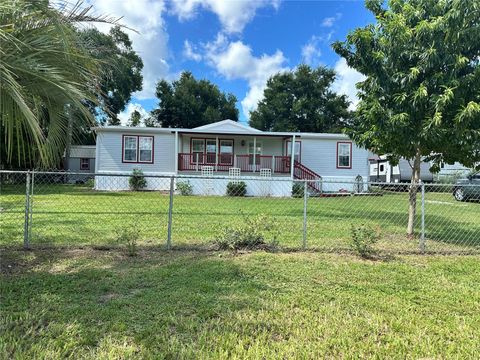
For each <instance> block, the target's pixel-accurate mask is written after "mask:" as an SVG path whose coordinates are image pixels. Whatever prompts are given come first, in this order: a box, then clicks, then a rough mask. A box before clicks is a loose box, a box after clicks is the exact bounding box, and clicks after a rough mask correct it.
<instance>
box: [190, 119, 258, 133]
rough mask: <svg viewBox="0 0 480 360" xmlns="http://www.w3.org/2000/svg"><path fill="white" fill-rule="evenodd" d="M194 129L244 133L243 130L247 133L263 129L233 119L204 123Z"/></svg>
mask: <svg viewBox="0 0 480 360" xmlns="http://www.w3.org/2000/svg"><path fill="white" fill-rule="evenodd" d="M192 130H200V131H202V132H203V131H205V132H206V131H208V132H215V131H222V132H229V131H231V132H236V133H242V132H245V133H251V132H258V133H261V132H262V131H260V130H258V129H255V128H252V127H250V126H247V125H243V124H240V123H238V122H237V121H233V120H229V119H227V120H222V121H218V122H216V123H212V124H208V125H203V126H199V127H196V128H194V129H192Z"/></svg>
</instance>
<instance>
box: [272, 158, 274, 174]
mask: <svg viewBox="0 0 480 360" xmlns="http://www.w3.org/2000/svg"><path fill="white" fill-rule="evenodd" d="M272 174H275V155H272Z"/></svg>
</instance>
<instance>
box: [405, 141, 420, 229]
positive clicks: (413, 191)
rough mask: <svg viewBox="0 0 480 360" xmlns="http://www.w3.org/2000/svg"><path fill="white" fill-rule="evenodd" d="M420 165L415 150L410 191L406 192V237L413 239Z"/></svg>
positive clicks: (417, 153) (418, 154)
mask: <svg viewBox="0 0 480 360" xmlns="http://www.w3.org/2000/svg"><path fill="white" fill-rule="evenodd" d="M420 164H421V156H420V149H418V148H417V152H416V154H415V159H414V160H413V169H412V178H411V181H410V190H409V192H408V198H409V207H408V226H407V235H408V237H413V235H414V231H415V215H416V214H417V192H418V184H419V181H420Z"/></svg>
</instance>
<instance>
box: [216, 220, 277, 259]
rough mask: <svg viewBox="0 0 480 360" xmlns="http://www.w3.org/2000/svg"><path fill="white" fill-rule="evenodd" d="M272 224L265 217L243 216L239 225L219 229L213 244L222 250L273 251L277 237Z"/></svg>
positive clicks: (272, 221)
mask: <svg viewBox="0 0 480 360" xmlns="http://www.w3.org/2000/svg"><path fill="white" fill-rule="evenodd" d="M274 223H275V222H274V219H271V218H268V217H267V216H266V215H257V216H255V217H249V216H246V215H245V216H243V218H242V221H241V222H240V223H237V224H234V225H231V226H227V227H225V228H223V229H221V230H220V234H219V236H218V237H217V239H216V241H215V242H216V244H217V245H218V247H219V248H220V249H222V250H235V251H236V250H240V249H249V250H252V249H266V248H270V249H273V248H275V247H276V246H277V236H278V231H277V230H276V227H275V226H274ZM269 238H270V240H269Z"/></svg>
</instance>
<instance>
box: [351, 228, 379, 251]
mask: <svg viewBox="0 0 480 360" xmlns="http://www.w3.org/2000/svg"><path fill="white" fill-rule="evenodd" d="M351 234H352V238H351V242H350V247H351V248H352V250H353V251H355V252H356V253H357V254H358V255H360V256H361V257H363V258H369V257H371V256H372V255H373V254H375V252H376V251H375V248H374V245H375V244H376V243H377V242H378V241H379V240H380V235H381V234H380V227H378V226H373V225H365V224H362V225H353V224H352V229H351Z"/></svg>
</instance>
